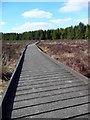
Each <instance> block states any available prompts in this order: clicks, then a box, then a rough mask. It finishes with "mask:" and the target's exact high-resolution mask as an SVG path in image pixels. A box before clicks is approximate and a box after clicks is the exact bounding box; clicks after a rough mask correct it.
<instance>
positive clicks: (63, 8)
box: [0, 0, 90, 33]
mask: <svg viewBox="0 0 90 120" xmlns="http://www.w3.org/2000/svg"><path fill="white" fill-rule="evenodd" d="M0 5H1V6H2V12H1V13H2V20H1V21H0V26H1V27H0V32H3V33H23V32H28V31H36V30H48V29H57V28H66V27H70V26H75V25H78V24H79V23H80V22H82V23H83V24H84V25H87V24H88V21H89V19H90V18H88V17H89V16H88V9H90V8H88V0H82V1H79V2H78V1H77V0H76V2H75V1H72V0H67V2H2V4H0Z"/></svg>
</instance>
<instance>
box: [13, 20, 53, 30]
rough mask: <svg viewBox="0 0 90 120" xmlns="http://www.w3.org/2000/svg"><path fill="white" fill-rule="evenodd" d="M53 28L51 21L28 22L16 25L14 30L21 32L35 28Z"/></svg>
mask: <svg viewBox="0 0 90 120" xmlns="http://www.w3.org/2000/svg"><path fill="white" fill-rule="evenodd" d="M49 28H51V23H47V22H26V23H24V24H22V25H21V26H19V27H14V28H12V30H14V31H16V32H17V31H19V32H25V31H33V30H39V29H42V30H47V29H49Z"/></svg>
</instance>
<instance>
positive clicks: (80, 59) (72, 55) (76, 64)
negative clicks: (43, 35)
mask: <svg viewBox="0 0 90 120" xmlns="http://www.w3.org/2000/svg"><path fill="white" fill-rule="evenodd" d="M34 42H36V41H35V40H33V41H31V40H22V41H21V40H12V41H9V40H8V41H6V40H5V41H3V43H2V68H0V74H2V79H1V80H0V94H2V93H3V91H4V90H5V88H6V86H7V83H8V81H9V80H10V77H11V75H12V73H13V71H14V70H15V67H16V64H17V62H18V60H19V58H20V55H21V54H22V52H23V50H24V49H25V46H26V45H28V44H31V43H34ZM38 46H39V47H40V48H41V49H42V50H43V51H44V52H46V53H47V54H48V55H50V56H51V57H52V58H54V59H56V60H58V61H60V62H62V63H64V64H66V65H68V66H69V67H71V68H73V69H74V70H76V71H78V72H80V73H81V74H83V75H88V76H89V75H90V74H89V73H90V70H89V67H88V62H89V58H88V57H89V56H88V40H52V41H51V40H41V41H40V42H39V44H38Z"/></svg>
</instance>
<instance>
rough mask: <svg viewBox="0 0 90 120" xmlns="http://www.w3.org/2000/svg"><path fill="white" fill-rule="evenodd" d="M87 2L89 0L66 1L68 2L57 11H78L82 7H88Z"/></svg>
mask: <svg viewBox="0 0 90 120" xmlns="http://www.w3.org/2000/svg"><path fill="white" fill-rule="evenodd" d="M88 1H89V0H68V2H67V3H65V5H64V6H63V7H61V8H60V9H59V12H75V11H80V10H81V9H83V8H84V7H88Z"/></svg>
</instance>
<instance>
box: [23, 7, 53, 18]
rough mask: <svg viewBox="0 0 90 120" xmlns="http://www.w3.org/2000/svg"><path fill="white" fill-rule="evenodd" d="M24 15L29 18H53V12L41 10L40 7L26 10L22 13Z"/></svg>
mask: <svg viewBox="0 0 90 120" xmlns="http://www.w3.org/2000/svg"><path fill="white" fill-rule="evenodd" d="M22 16H24V17H27V18H51V17H52V13H50V12H46V11H43V10H39V9H32V10H30V11H26V12H24V13H22Z"/></svg>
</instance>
